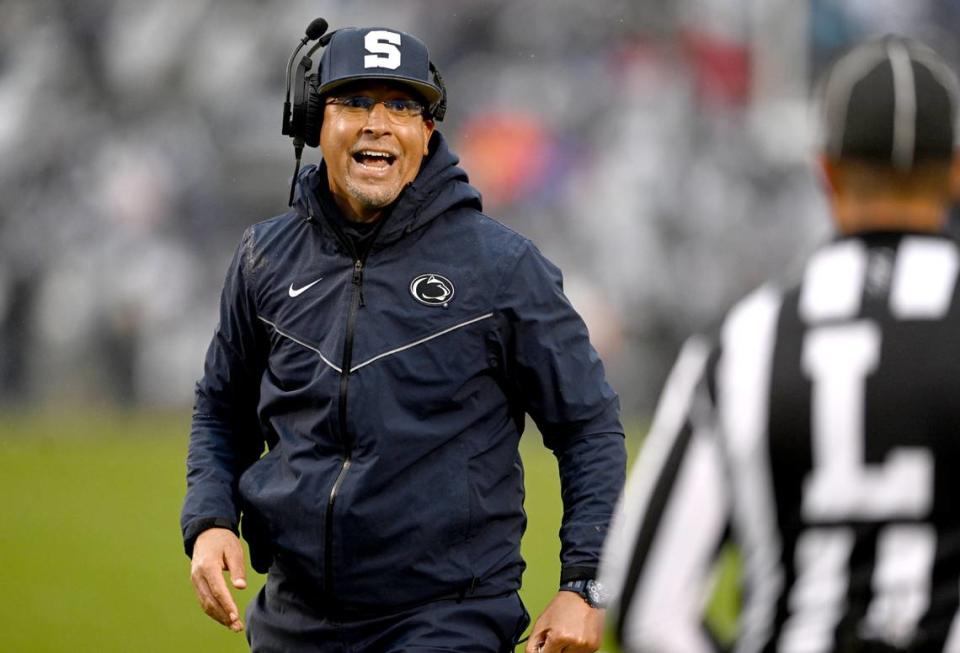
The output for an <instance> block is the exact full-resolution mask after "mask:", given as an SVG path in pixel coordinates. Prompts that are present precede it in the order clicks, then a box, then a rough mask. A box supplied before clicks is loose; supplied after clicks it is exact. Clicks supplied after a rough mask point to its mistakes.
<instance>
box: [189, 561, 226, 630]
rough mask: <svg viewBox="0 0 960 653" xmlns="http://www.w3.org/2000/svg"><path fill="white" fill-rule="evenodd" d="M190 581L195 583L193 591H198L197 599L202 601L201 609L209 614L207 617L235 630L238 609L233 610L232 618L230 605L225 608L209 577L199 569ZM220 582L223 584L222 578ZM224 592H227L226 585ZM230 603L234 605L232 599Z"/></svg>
mask: <svg viewBox="0 0 960 653" xmlns="http://www.w3.org/2000/svg"><path fill="white" fill-rule="evenodd" d="M190 580H191V581H192V582H193V589H194V590H195V591H196V594H197V599H198V600H199V601H200V607H202V608H203V611H204V612H205V613H206V614H207V616H209V617H210V618H211V619H214V620H215V621H218V622H220V623H221V624H223V625H224V626H227V627H228V628H231V629H234V630H235V628H234V627H233V624H234V621H236V617H235V615H236V608H235V607H234V608H233V610H232V613H233V618H231V617H232V615H231V608H230V606H229V604H228V605H226V606H225V605H224V604H223V602H222V601H221V600H220V599H219V598H218V597H217V595H216V593H215V592H214V590H213V589H212V588H211V587H210V581H209V579H208V577H207V576H206V575H205V574H204V573H203V572H202V570H200V569H197V571H196V572H195V573H193V574H191V577H190ZM220 581H221V583H223V578H222V576H221V579H220ZM224 590H226V584H225V583H224ZM230 603H232V599H231V601H230Z"/></svg>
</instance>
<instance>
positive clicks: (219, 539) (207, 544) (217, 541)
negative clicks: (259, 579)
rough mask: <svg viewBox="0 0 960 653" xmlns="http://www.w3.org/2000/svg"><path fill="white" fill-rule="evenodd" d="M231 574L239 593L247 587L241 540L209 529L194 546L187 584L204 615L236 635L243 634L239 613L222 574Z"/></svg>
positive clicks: (226, 530)
mask: <svg viewBox="0 0 960 653" xmlns="http://www.w3.org/2000/svg"><path fill="white" fill-rule="evenodd" d="M224 571H229V572H230V580H231V582H232V583H233V586H234V587H235V588H237V589H238V590H242V589H244V588H246V586H247V572H246V569H245V566H244V563H243V548H242V547H241V546H240V538H238V537H237V536H236V535H235V534H234V532H233V531H231V530H229V529H226V528H211V529H209V530H206V531H204V532H202V533H200V536H199V537H197V541H196V542H195V543H194V545H193V560H192V562H191V564H190V581H191V582H192V583H193V589H194V591H195V592H196V593H197V598H198V599H199V600H200V606H201V607H202V608H203V611H204V612H206V613H207V615H208V616H209V617H210V618H212V619H215V620H217V621H219V622H220V623H222V624H223V625H224V626H226V627H227V628H229V629H230V630H232V631H233V632H235V633H239V632H240V631H242V630H243V622H242V621H240V612H239V610H237V604H236V603H235V602H234V600H233V595H232V594H230V590H229V589H228V588H227V582H226V580H225V579H224V576H223V572H224Z"/></svg>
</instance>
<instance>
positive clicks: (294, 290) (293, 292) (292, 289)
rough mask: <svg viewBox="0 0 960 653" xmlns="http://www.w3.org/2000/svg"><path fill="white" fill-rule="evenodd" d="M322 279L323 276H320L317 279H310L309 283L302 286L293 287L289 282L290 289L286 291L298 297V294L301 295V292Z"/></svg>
mask: <svg viewBox="0 0 960 653" xmlns="http://www.w3.org/2000/svg"><path fill="white" fill-rule="evenodd" d="M322 279H323V277H320V278H319V279H317V280H316V281H311V282H310V283H308V284H307V285H305V286H303V287H302V288H294V287H293V284H292V283H291V284H290V290H289V291H288V293H289V294H290V296H291V297H299V296H300V295H302V294H303V293H305V292H306V291H307V290H309V289H310V288H311V287H312V286H313V285H314V284H316V283H318V282H319V281H321V280H322Z"/></svg>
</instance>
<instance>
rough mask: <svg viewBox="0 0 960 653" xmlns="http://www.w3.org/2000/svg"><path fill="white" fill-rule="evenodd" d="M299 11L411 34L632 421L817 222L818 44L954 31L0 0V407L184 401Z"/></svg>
mask: <svg viewBox="0 0 960 653" xmlns="http://www.w3.org/2000/svg"><path fill="white" fill-rule="evenodd" d="M316 16H324V17H325V18H327V19H328V20H329V22H330V24H331V26H332V27H334V28H336V27H342V26H347V25H379V26H385V27H393V28H397V29H400V30H404V31H409V32H411V33H413V34H415V35H417V36H419V37H421V38H422V39H423V40H424V41H426V42H427V44H428V45H429V47H430V49H431V54H432V58H433V60H434V61H435V63H436V64H437V65H438V67H439V69H440V71H441V73H442V74H443V77H444V80H445V81H446V83H447V86H448V89H449V96H450V101H449V105H450V107H449V111H448V114H447V120H446V121H445V122H444V123H442V124H441V126H440V127H441V130H442V131H443V132H444V134H445V135H446V136H447V138H448V139H449V140H450V141H451V142H452V145H453V147H454V149H455V150H456V151H457V152H459V154H460V155H461V158H462V161H463V165H464V167H465V169H466V170H467V171H468V173H469V174H470V178H471V181H472V183H474V185H476V186H477V187H478V188H479V189H480V190H481V192H482V193H483V197H484V208H485V211H486V212H487V213H488V214H490V215H492V216H494V217H496V218H498V219H500V220H501V221H503V222H505V223H506V224H508V225H510V226H511V227H513V228H514V229H516V230H518V231H520V232H521V233H524V234H526V235H528V236H530V237H531V238H532V239H533V240H534V241H535V242H536V243H537V244H538V245H539V247H540V248H541V249H542V250H543V251H544V252H545V253H546V254H547V255H548V256H549V257H550V258H551V259H552V260H554V261H555V262H556V263H557V264H558V265H560V266H561V268H562V269H563V270H564V272H565V282H566V288H567V290H568V293H569V295H570V296H571V298H572V300H573V302H574V304H575V305H576V306H577V307H578V308H579V309H580V310H581V312H582V313H583V314H584V316H585V318H586V319H587V322H588V325H589V327H590V329H591V333H592V336H593V338H594V341H595V344H596V345H597V347H598V348H599V349H600V351H601V354H602V355H603V357H604V359H605V361H606V365H607V368H608V371H609V374H610V377H611V380H612V382H613V383H614V385H615V387H616V389H617V390H618V391H619V392H620V394H621V396H622V398H623V404H624V407H625V409H626V410H627V412H628V414H630V415H642V414H644V413H645V412H646V411H647V410H648V409H649V408H650V406H651V405H652V403H653V402H654V400H655V399H656V394H657V391H658V388H659V385H660V383H661V382H662V379H663V377H664V375H665V373H666V371H667V368H668V366H669V364H670V362H671V361H672V359H673V357H674V355H675V353H676V350H677V347H678V345H679V343H680V342H681V341H682V339H683V338H684V337H686V336H687V335H688V334H689V333H691V332H692V331H696V330H708V329H710V328H712V327H713V326H714V325H715V322H716V320H717V319H718V318H719V316H720V314H721V313H722V311H723V310H724V309H725V308H726V307H727V306H728V305H729V304H730V303H731V302H732V301H734V300H735V299H736V298H737V297H738V296H739V295H741V294H742V293H744V292H745V291H747V290H749V289H750V288H751V287H753V286H755V285H756V284H757V283H759V282H760V281H762V280H763V279H764V278H765V277H767V276H769V275H771V274H775V275H780V274H789V273H790V271H791V270H792V269H793V268H795V267H796V266H797V265H798V264H799V262H800V260H801V259H802V258H803V256H804V255H806V254H807V253H809V251H810V249H811V248H812V247H813V246H814V245H815V244H816V243H817V242H820V241H821V240H823V239H824V238H826V237H827V234H828V232H829V221H828V217H827V213H826V211H827V207H826V206H825V204H824V201H823V198H822V195H821V191H820V187H819V186H820V183H821V182H820V180H819V179H818V177H817V175H816V173H815V171H814V168H813V167H812V166H811V162H812V161H813V154H814V146H815V144H816V120H815V117H816V116H815V113H814V112H813V111H812V110H811V108H810V104H809V102H808V97H809V93H810V90H811V88H812V87H813V85H814V83H815V80H816V79H817V76H818V74H819V73H820V72H822V70H823V68H824V66H825V64H826V63H827V62H828V61H829V60H830V59H831V58H832V57H833V56H834V55H835V54H836V53H837V52H838V50H839V49H841V48H843V47H845V46H846V45H848V44H849V43H850V42H852V41H854V40H858V39H861V38H865V37H868V36H872V35H877V34H882V33H885V32H899V33H903V34H908V35H913V36H917V37H919V38H921V39H923V40H925V41H926V42H928V43H929V44H931V45H933V46H935V47H936V48H938V49H939V50H940V51H941V52H942V53H943V54H944V55H945V56H946V57H947V59H948V60H949V61H950V62H951V63H953V64H956V63H957V54H958V53H957V35H958V33H960V31H958V30H960V1H956V0H950V1H939V2H933V1H925V0H910V1H909V2H904V1H903V0H810V1H809V2H800V1H797V0H766V1H763V2H758V1H756V0H590V1H587V0H483V1H469V2H468V1H467V0H377V1H361V0H309V1H308V0H286V1H284V2H280V1H267V0H123V1H121V0H82V1H77V0H0V197H2V198H3V199H2V202H0V407H21V406H40V407H43V406H47V405H51V404H57V405H70V404H71V403H84V404H93V405H99V404H103V405H114V404H115V405H118V406H131V407H133V406H136V407H178V406H189V404H190V402H191V400H192V393H193V385H194V382H195V380H196V379H197V378H198V377H199V375H200V374H201V370H202V359H203V354H204V351H205V349H206V346H207V343H208V342H209V338H210V336H211V333H212V331H213V328H214V325H215V323H216V308H217V299H218V294H219V290H220V285H221V283H222V280H223V276H224V273H225V271H226V267H227V263H228V260H229V257H230V255H231V253H232V251H233V249H234V247H235V246H236V243H237V242H238V240H239V237H240V234H241V233H242V231H243V229H244V228H245V227H246V226H247V225H249V224H251V223H253V222H256V221H258V220H261V219H264V218H266V217H270V216H272V215H276V214H278V213H281V212H283V211H284V210H285V209H286V198H287V189H288V184H289V178H290V177H289V176H290V174H291V173H292V170H293V156H292V148H291V146H290V143H289V140H288V139H287V138H285V137H283V136H281V135H280V117H281V106H282V100H283V98H282V94H283V90H284V75H283V73H284V68H285V65H286V62H287V58H288V57H289V56H290V53H291V51H292V50H293V47H294V46H295V45H296V43H297V40H298V39H299V38H300V37H301V36H302V34H303V30H304V28H305V27H306V25H307V24H308V23H309V22H310V20H312V19H313V18H314V17H316ZM318 158H319V152H317V151H314V150H308V151H307V152H306V154H305V157H304V159H305V163H306V162H313V161H316V160H317V159H318Z"/></svg>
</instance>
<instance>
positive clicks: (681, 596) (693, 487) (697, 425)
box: [600, 340, 730, 653]
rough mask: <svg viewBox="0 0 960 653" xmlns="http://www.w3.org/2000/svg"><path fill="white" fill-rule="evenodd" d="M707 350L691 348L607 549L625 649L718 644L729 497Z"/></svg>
mask: <svg viewBox="0 0 960 653" xmlns="http://www.w3.org/2000/svg"><path fill="white" fill-rule="evenodd" d="M708 360H715V358H713V357H710V358H708V348H707V346H706V345H705V343H703V342H701V341H699V340H691V341H689V342H688V343H687V345H686V346H685V347H684V349H683V351H682V353H681V355H680V357H679V359H678V360H677V363H676V364H675V365H674V368H673V371H672V372H671V373H670V377H669V379H668V381H667V384H666V386H665V388H664V391H663V394H662V395H661V398H660V403H659V405H658V407H657V411H656V415H655V416H654V420H653V425H652V427H651V429H650V433H649V434H648V435H647V437H646V439H645V441H644V444H643V447H642V449H641V451H640V455H639V458H638V460H637V463H636V465H635V466H634V468H633V470H632V471H631V473H630V479H629V481H628V483H627V487H626V490H625V491H624V495H623V497H622V498H621V500H620V503H619V505H618V507H617V512H616V515H615V517H614V520H613V525H612V526H611V529H610V536H609V539H608V540H607V542H606V544H605V546H604V552H603V560H602V563H601V568H600V578H601V582H603V584H604V586H605V587H606V588H607V590H608V591H609V592H610V597H609V598H610V607H609V609H608V611H607V629H606V630H607V633H608V636H609V637H612V638H613V639H614V642H615V644H616V645H617V646H618V647H619V648H618V650H622V651H664V652H665V653H671V652H675V653H708V652H711V651H715V650H718V647H717V646H716V644H715V642H714V639H713V637H712V635H711V633H710V632H709V631H708V629H707V628H706V627H705V626H704V610H705V607H706V605H707V599H708V598H709V595H710V589H711V580H712V576H713V571H714V567H715V562H716V558H717V555H718V553H719V551H720V549H721V546H722V545H723V543H724V542H725V540H726V538H727V535H728V534H729V513H730V508H729V504H730V500H729V491H728V485H727V483H726V478H727V477H726V473H725V471H724V465H723V456H722V450H721V446H720V441H719V438H718V437H717V431H716V419H715V411H714V410H713V408H712V403H713V402H712V399H711V391H710V389H709V388H710V385H709V384H708V383H707V382H706V379H705V376H704V370H705V369H708V367H707V361H708Z"/></svg>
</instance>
